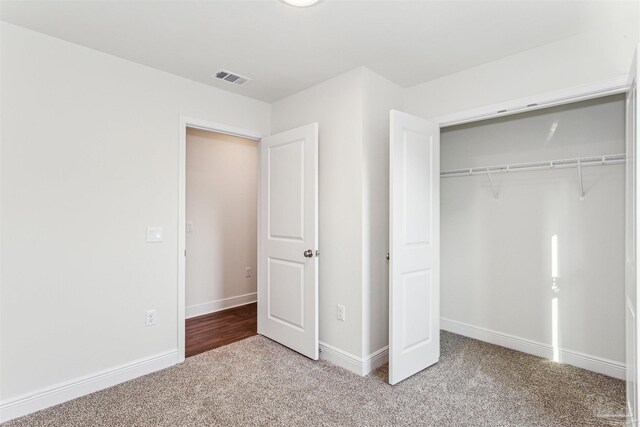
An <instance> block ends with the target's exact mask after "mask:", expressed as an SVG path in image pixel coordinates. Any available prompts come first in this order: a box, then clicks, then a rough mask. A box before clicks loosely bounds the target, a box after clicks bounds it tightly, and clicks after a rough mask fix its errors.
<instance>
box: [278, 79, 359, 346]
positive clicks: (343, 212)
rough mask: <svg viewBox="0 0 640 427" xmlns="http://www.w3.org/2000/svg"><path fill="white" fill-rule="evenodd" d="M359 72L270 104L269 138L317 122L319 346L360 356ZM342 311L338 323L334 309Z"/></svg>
mask: <svg viewBox="0 0 640 427" xmlns="http://www.w3.org/2000/svg"><path fill="white" fill-rule="evenodd" d="M362 80H363V71H362V69H356V70H353V71H350V72H348V73H345V74H342V75H340V76H338V77H336V78H334V79H331V80H328V81H326V82H324V83H321V84H319V85H316V86H313V87H311V88H309V89H307V90H304V91H302V92H299V93H297V94H295V95H292V96H290V97H288V98H285V99H283V100H281V101H278V102H276V103H274V104H273V105H272V122H271V123H272V129H273V132H274V133H277V132H281V131H284V130H288V129H292V128H295V127H298V126H302V125H305V124H308V123H312V122H318V123H319V147H318V156H319V172H318V175H319V185H318V188H319V189H318V191H319V195H318V197H319V203H320V209H319V215H320V218H319V249H320V258H319V260H320V261H319V266H320V271H319V293H320V295H319V298H320V306H319V308H320V310H319V316H320V341H322V342H324V343H326V344H329V345H330V346H333V347H336V348H338V349H340V350H342V351H344V352H347V353H349V354H351V355H355V356H356V357H359V355H361V354H362V163H363V162H362V110H363V107H362V102H363V101H362ZM338 304H342V305H344V306H345V308H346V316H345V317H346V319H345V321H340V320H337V318H336V306H337V305H338Z"/></svg>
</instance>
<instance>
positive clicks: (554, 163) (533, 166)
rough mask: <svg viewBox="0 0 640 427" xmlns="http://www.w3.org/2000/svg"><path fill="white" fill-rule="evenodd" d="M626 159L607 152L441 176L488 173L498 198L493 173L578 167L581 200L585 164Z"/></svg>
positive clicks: (495, 196) (481, 168) (621, 155)
mask: <svg viewBox="0 0 640 427" xmlns="http://www.w3.org/2000/svg"><path fill="white" fill-rule="evenodd" d="M625 160H626V155H625V154H605V155H604V156H595V157H576V158H574V159H561V160H548V161H543V162H529V163H514V164H511V165H497V166H482V167H475V168H468V169H453V170H448V171H444V172H441V173H440V177H441V178H452V177H456V176H471V175H486V176H487V178H488V179H489V184H490V185H491V191H493V197H494V198H495V199H497V198H498V192H499V191H498V188H496V186H495V184H494V182H493V179H492V178H491V175H492V174H494V173H512V172H530V171H538V170H547V169H566V168H577V169H578V195H579V196H580V200H582V199H584V185H583V182H582V167H583V166H605V165H618V164H623V163H624V162H625Z"/></svg>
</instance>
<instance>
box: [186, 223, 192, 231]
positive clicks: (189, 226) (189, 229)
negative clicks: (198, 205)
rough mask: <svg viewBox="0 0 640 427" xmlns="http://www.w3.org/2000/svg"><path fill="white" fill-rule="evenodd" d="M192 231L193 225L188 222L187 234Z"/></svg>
mask: <svg viewBox="0 0 640 427" xmlns="http://www.w3.org/2000/svg"><path fill="white" fill-rule="evenodd" d="M192 231H193V223H192V222H188V223H187V233H191V232H192Z"/></svg>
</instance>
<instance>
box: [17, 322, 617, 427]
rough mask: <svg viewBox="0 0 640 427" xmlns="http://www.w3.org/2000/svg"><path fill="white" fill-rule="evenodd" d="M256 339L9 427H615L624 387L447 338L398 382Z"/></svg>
mask: <svg viewBox="0 0 640 427" xmlns="http://www.w3.org/2000/svg"><path fill="white" fill-rule="evenodd" d="M386 377H387V371H386V366H384V367H382V368H380V369H379V370H377V371H376V372H374V373H372V374H371V375H369V376H367V377H359V376H357V375H355V374H352V373H350V372H347V371H345V370H343V369H341V368H338V367H336V366H334V365H332V364H330V363H327V362H324V361H319V362H313V361H311V360H308V359H306V358H304V357H302V356H300V355H298V354H296V353H294V352H292V351H290V350H288V349H286V348H284V347H282V346H280V345H278V344H276V343H274V342H272V341H270V340H268V339H266V338H263V337H259V336H258V337H253V338H249V339H246V340H244V341H240V342H238V343H235V344H231V345H229V346H226V347H222V348H219V349H216V350H213V351H210V352H207V353H203V354H201V355H198V356H195V357H192V358H190V359H187V361H186V362H185V363H183V364H181V365H179V366H175V367H172V368H169V369H166V370H164V371H161V372H158V373H155V374H151V375H147V376H145V377H142V378H138V379H136V380H133V381H130V382H128V383H125V384H121V385H118V386H116V387H113V388H110V389H107V390H104V391H101V392H98V393H94V394H92V395H89V396H85V397H82V398H80V399H76V400H74V401H71V402H67V403H65V404H62V405H59V406H56V407H53V408H50V409H46V410H44V411H41V412H38V413H36V414H32V415H30V416H27V417H24V418H21V419H18V420H14V421H12V422H10V423H8V424H6V425H7V426H83V427H84V426H172V427H173V426H212V425H220V426H245V425H246V426H251V425H261V426H311V425H324V426H338V425H339V426H362V425H368V426H392V425H402V426H491V427H497V426H572V427H578V426H580V427H581V426H611V425H622V424H623V420H624V382H623V381H620V380H615V379H612V378H609V377H606V376H603V375H598V374H594V373H591V372H588V371H585V370H582V369H578V368H573V367H571V366H567V365H560V364H557V363H553V362H549V361H546V360H543V359H539V358H537V357H533V356H529V355H526V354H523V353H519V352H516V351H512V350H507V349H504V348H502V347H497V346H493V345H490V344H486V343H482V342H480V341H475V340H471V339H468V338H463V337H461V336H459V335H454V334H450V333H446V332H443V333H442V356H441V359H440V362H439V363H438V364H436V365H434V366H432V367H431V368H429V369H426V370H425V371H423V372H421V373H419V374H418V375H415V376H414V377H412V378H410V379H408V380H406V381H404V382H402V383H400V384H398V385H396V386H393V387H392V386H390V385H388V384H386Z"/></svg>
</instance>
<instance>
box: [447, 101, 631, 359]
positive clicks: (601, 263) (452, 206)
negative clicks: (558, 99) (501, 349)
mask: <svg viewBox="0 0 640 427" xmlns="http://www.w3.org/2000/svg"><path fill="white" fill-rule="evenodd" d="M624 117H625V116H624V99H623V97H622V95H619V96H616V97H609V98H602V99H600V100H592V101H586V102H582V103H579V104H576V106H573V107H570V106H563V107H557V108H553V109H547V110H540V111H537V112H533V113H527V114H521V115H514V116H510V117H506V118H501V119H496V120H490V121H483V122H478V123H475V124H469V125H462V126H458V127H454V128H447V129H445V130H444V131H443V132H442V135H441V141H442V145H441V162H442V170H447V169H457V168H466V167H474V166H489V165H496V164H506V163H517V162H528V161H540V160H551V159H563V158H572V157H582V156H595V155H603V154H614V153H623V152H624ZM553 129H555V131H554V130H553ZM494 181H495V182H496V184H497V185H498V186H499V197H498V199H494V198H493V194H492V191H491V188H490V186H489V182H488V180H487V178H486V176H475V177H457V178H444V179H442V180H441V218H442V220H441V221H442V222H441V227H442V228H441V233H442V284H441V314H442V317H443V318H447V319H450V320H453V321H455V322H463V323H467V324H470V325H473V326H476V327H481V328H486V329H490V330H493V331H497V332H500V333H505V334H510V335H514V336H516V337H520V338H524V339H528V340H533V341H536V342H540V343H544V344H547V345H552V344H553V341H552V337H553V312H552V299H553V298H557V299H558V317H557V321H558V328H557V334H558V335H557V336H558V339H559V342H558V344H559V347H561V348H563V349H567V350H570V351H574V352H580V353H585V354H588V355H591V356H595V357H598V358H605V359H610V360H614V361H618V362H624V354H625V353H624V349H625V344H624V309H623V307H624V165H616V166H604V167H593V168H585V169H584V187H585V189H586V196H585V198H584V200H582V201H581V200H579V197H578V185H577V171H576V169H564V170H555V171H538V172H526V173H518V174H509V175H497V176H494ZM553 236H557V242H558V255H557V266H558V276H559V277H558V279H557V285H558V290H557V291H554V290H553V289H552V276H551V266H552V249H551V248H552V237H553Z"/></svg>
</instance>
